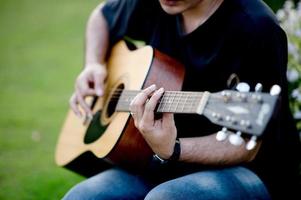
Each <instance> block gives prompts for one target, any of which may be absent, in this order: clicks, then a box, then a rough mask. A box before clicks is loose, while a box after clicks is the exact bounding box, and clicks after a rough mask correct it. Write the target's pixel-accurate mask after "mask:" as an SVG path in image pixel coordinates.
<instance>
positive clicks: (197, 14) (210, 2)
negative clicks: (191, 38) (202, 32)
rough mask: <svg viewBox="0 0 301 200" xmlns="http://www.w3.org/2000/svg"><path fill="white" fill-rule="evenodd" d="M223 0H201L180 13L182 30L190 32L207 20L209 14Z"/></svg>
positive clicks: (186, 32)
mask: <svg viewBox="0 0 301 200" xmlns="http://www.w3.org/2000/svg"><path fill="white" fill-rule="evenodd" d="M223 1H224V0H203V1H200V3H198V4H197V5H196V6H195V7H193V8H191V9H189V10H186V11H185V12H183V13H182V16H183V31H184V33H185V34H188V33H191V32H192V31H194V30H195V29H196V28H197V27H199V26H200V25H202V24H203V23H204V22H205V21H207V20H208V19H209V18H210V16H211V15H212V14H213V13H214V12H215V11H216V10H217V9H218V8H219V7H220V5H221V4H222V2H223Z"/></svg>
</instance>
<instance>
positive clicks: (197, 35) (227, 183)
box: [64, 0, 300, 199]
mask: <svg viewBox="0 0 301 200" xmlns="http://www.w3.org/2000/svg"><path fill="white" fill-rule="evenodd" d="M125 36H127V37H130V38H132V39H135V40H143V41H145V42H146V44H149V45H151V46H153V47H154V48H156V49H158V50H159V51H161V52H163V53H165V54H167V55H170V56H172V57H174V58H176V59H178V60H179V61H181V62H182V63H183V64H184V65H185V67H186V75H185V79H184V84H183V90H187V91H206V90H207V91H220V90H223V89H225V88H227V80H228V79H229V77H231V75H233V74H236V76H237V77H236V78H238V79H240V80H241V81H243V82H247V83H249V84H250V85H251V87H253V88H254V87H255V85H256V83H262V84H263V86H264V89H265V90H268V89H269V88H270V87H271V86H272V85H274V84H278V85H280V86H281V88H282V92H281V105H280V109H279V111H278V113H277V116H276V118H275V119H274V120H273V121H272V125H271V126H270V127H269V128H268V130H267V131H266V132H265V134H264V136H263V137H262V138H261V140H260V141H258V144H257V146H256V147H255V148H254V149H253V150H250V151H249V150H246V149H245V147H244V145H241V146H233V145H231V144H230V143H229V142H228V141H227V140H225V141H223V142H218V141H216V133H217V132H218V129H217V127H216V126H214V125H212V124H211V123H210V122H208V121H207V120H206V119H205V118H203V117H200V116H191V115H189V116H187V115H175V116H174V115H173V114H167V113H165V114H163V116H162V118H160V119H157V118H155V117H154V109H155V107H156V104H157V103H158V101H159V99H160V97H161V96H162V94H163V93H164V88H157V87H156V85H152V86H150V87H148V88H146V89H145V90H143V91H142V92H141V93H139V94H138V95H137V96H136V97H135V98H134V100H133V101H132V102H131V106H130V110H131V113H132V117H133V119H134V122H135V126H136V127H137V128H138V130H139V131H140V132H141V134H142V136H143V137H144V139H145V140H146V141H147V143H148V144H149V146H150V147H151V149H152V150H153V152H154V154H156V158H158V159H159V160H164V161H166V162H168V164H167V165H164V164H162V166H157V167H156V170H154V171H151V172H149V173H145V174H133V173H130V172H127V171H124V170H122V169H119V168H113V169H109V170H107V171H104V172H102V173H100V174H98V175H96V176H94V177H92V178H89V179H87V180H85V181H83V182H82V183H80V184H78V185H77V186H75V187H74V188H73V189H71V190H70V191H69V192H68V193H67V194H66V196H65V197H64V199H144V198H145V199H294V198H295V196H294V195H296V189H297V181H298V179H297V174H298V162H299V158H300V156H299V155H298V153H300V145H299V139H298V136H297V133H296V130H295V127H294V124H293V120H292V117H291V115H290V112H289V108H288V98H287V82H286V76H285V74H286V63H287V47H286V35H285V33H284V32H283V30H282V29H281V28H280V27H279V25H278V24H277V21H276V19H275V18H274V16H273V14H272V12H271V11H270V10H269V9H268V7H267V6H266V5H265V4H264V3H263V2H262V1H260V0H252V1H250V0H159V1H158V0H152V1H149V0H148V1H143V0H108V1H107V3H106V4H101V5H100V6H99V7H98V8H96V9H95V10H94V12H93V13H92V14H91V17H90V19H89V21H88V26H87V33H86V54H85V55H86V57H85V68H84V69H83V71H82V72H81V73H80V75H79V76H78V78H77V81H76V85H75V92H74V94H73V95H72V97H71V99H70V105H71V107H72V109H73V110H74V112H75V113H76V114H77V115H79V116H81V115H83V113H80V111H79V109H78V106H80V107H82V108H83V109H84V111H85V114H86V115H88V116H90V117H91V116H92V112H91V110H90V108H89V106H88V105H87V104H86V103H85V101H84V98H85V97H86V96H90V95H97V96H102V95H103V91H104V82H105V78H106V75H107V71H106V67H105V65H106V56H107V53H108V51H109V49H110V47H112V46H113V45H114V44H115V43H116V42H118V41H119V40H121V39H123V38H124V37H125ZM91 82H92V83H94V87H90V86H91V84H89V83H91ZM171 160H172V162H171ZM158 165H159V164H158Z"/></svg>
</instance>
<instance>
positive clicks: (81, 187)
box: [62, 183, 91, 200]
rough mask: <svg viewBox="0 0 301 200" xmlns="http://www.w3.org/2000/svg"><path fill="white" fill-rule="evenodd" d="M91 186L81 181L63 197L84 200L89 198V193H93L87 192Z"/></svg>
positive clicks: (64, 198) (65, 199) (68, 199)
mask: <svg viewBox="0 0 301 200" xmlns="http://www.w3.org/2000/svg"><path fill="white" fill-rule="evenodd" d="M88 190H89V187H88V186H86V184H84V183H79V184H77V185H75V186H74V187H72V188H71V189H70V190H69V191H68V192H67V193H66V194H65V196H64V197H63V198H62V200H84V199H88V197H87V195H91V192H87V191H88Z"/></svg>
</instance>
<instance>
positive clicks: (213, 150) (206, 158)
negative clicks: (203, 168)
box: [180, 134, 260, 166]
mask: <svg viewBox="0 0 301 200" xmlns="http://www.w3.org/2000/svg"><path fill="white" fill-rule="evenodd" d="M180 141H181V156H180V161H184V162H191V163H200V164H203V165H216V166H221V165H234V164H239V163H242V162H249V161H251V160H253V159H254V157H255V156H256V154H257V152H258V150H259V147H260V142H259V143H258V144H257V146H256V148H254V149H253V150H251V151H249V150H246V148H245V143H243V144H242V145H240V146H234V145H232V144H230V143H229V142H228V140H225V141H222V142H220V141H217V140H216V139H215V134H212V135H209V136H204V137H197V138H181V139H180Z"/></svg>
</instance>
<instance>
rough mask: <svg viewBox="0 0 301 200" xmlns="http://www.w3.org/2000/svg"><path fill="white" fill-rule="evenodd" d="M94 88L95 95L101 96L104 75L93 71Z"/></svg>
mask: <svg viewBox="0 0 301 200" xmlns="http://www.w3.org/2000/svg"><path fill="white" fill-rule="evenodd" d="M94 89H95V93H96V95H97V96H102V95H103V93H104V76H103V75H101V74H99V73H95V74H94Z"/></svg>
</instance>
